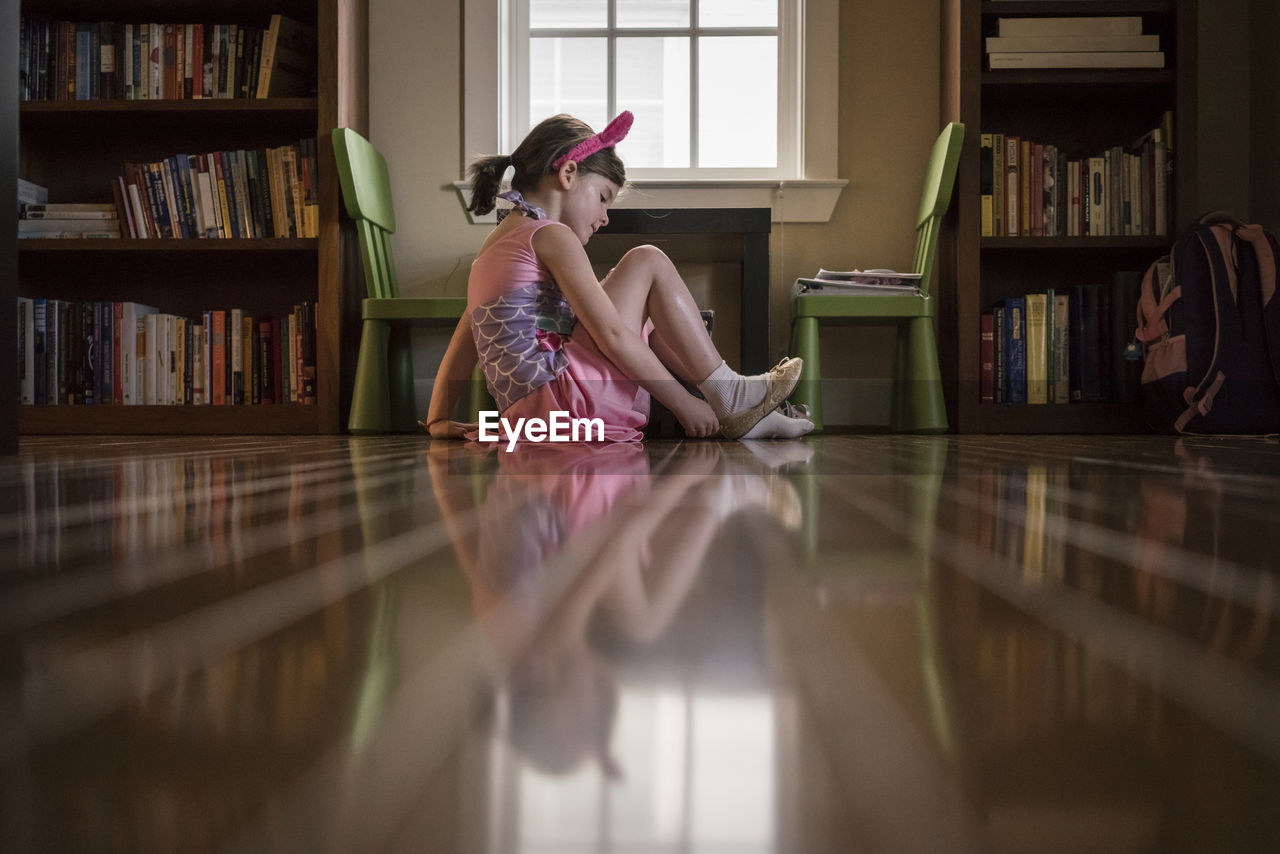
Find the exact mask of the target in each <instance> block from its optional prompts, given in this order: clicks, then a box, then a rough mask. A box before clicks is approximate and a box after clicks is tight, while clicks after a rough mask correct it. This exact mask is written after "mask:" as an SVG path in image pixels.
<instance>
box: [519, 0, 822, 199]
mask: <svg viewBox="0 0 1280 854" xmlns="http://www.w3.org/2000/svg"><path fill="white" fill-rule="evenodd" d="M797 5H798V4H796V3H795V2H779V0H528V2H513V3H511V4H510V6H509V9H510V14H509V16H508V27H509V39H510V42H509V43H510V45H511V46H512V49H511V51H510V52H509V55H510V57H511V65H510V66H509V70H508V75H509V76H508V81H509V82H508V93H509V97H508V99H507V108H508V111H509V114H510V117H509V121H508V127H510V128H512V130H513V131H514V134H513V136H512V137H511V138H510V139H508V140H507V142H508V145H510V146H514V144H515V143H516V142H518V140H519V138H522V137H523V136H524V134H525V133H526V132H527V131H528V130H529V128H531V127H532V126H533V125H534V124H536V123H537V122H538V121H539V120H541V119H542V118H545V117H546V116H549V115H554V114H555V113H562V112H563V113H570V114H572V115H575V116H578V117H580V118H582V119H584V120H585V121H587V123H588V124H590V125H591V126H592V127H596V128H600V127H603V126H604V124H605V123H606V122H607V121H608V120H609V119H610V118H612V117H613V116H614V115H616V114H617V113H618V112H619V111H621V110H624V109H629V110H631V111H632V112H633V113H635V116H636V124H635V127H634V128H633V130H632V132H631V135H630V136H628V138H627V139H626V141H625V142H623V143H622V144H621V145H619V146H618V151H619V153H620V154H621V155H622V157H623V160H624V161H626V163H627V167H628V172H629V173H631V174H634V175H635V176H636V177H644V176H649V177H654V176H662V175H665V176H671V175H673V174H681V175H683V176H685V177H690V176H693V175H716V174H721V175H723V174H724V173H725V172H726V170H727V171H728V172H730V173H731V174H732V175H734V176H736V177H748V176H751V177H786V178H795V177H798V176H799V175H800V174H801V168H800V164H799V163H798V162H797V160H796V150H795V136H796V121H795V117H794V113H795V110H796V104H797V102H798V100H799V90H798V87H797V84H796V81H797V80H798V78H799V76H800V75H799V71H798V69H797V67H796V66H797V56H796V53H797V52H796V51H795V50H790V49H785V48H786V47H787V46H788V45H791V44H794V43H795V41H796V40H795V37H794V33H793V31H794V30H795V29H796V27H797V24H796V22H795V21H794V20H792V18H793V17H794V15H795V10H796V7H797ZM673 170H678V173H677V172H674V171H673Z"/></svg>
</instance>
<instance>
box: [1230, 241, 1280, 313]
mask: <svg viewBox="0 0 1280 854" xmlns="http://www.w3.org/2000/svg"><path fill="white" fill-rule="evenodd" d="M1236 234H1238V235H1240V236H1241V237H1242V238H1244V239H1245V240H1247V241H1249V243H1250V244H1252V245H1253V251H1254V253H1255V255H1256V256H1257V258H1258V278H1259V280H1260V281H1261V282H1262V307H1263V308H1266V307H1267V305H1268V303H1270V302H1271V298H1272V297H1274V296H1275V295H1276V255H1275V252H1273V251H1272V249H1271V241H1270V240H1268V239H1267V232H1266V229H1264V228H1263V227H1262V226H1260V225H1243V226H1241V227H1240V228H1239V229H1237V230H1236Z"/></svg>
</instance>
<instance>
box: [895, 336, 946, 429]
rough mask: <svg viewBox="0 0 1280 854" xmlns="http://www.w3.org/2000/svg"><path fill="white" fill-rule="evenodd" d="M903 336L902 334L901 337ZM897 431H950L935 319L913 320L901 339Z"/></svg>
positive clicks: (896, 389) (896, 413)
mask: <svg viewBox="0 0 1280 854" xmlns="http://www.w3.org/2000/svg"><path fill="white" fill-rule="evenodd" d="M902 335H904V333H903V332H899V336H902ZM899 342H900V346H899V351H898V356H899V358H898V366H897V370H896V373H897V380H896V383H895V385H896V388H895V390H894V391H895V395H896V396H898V397H897V399H898V401H899V403H898V405H897V406H896V407H895V413H894V429H895V430H897V431H898V432H901V433H945V432H947V406H946V402H945V400H944V399H943V395H942V372H941V371H940V370H939V368H938V345H937V342H936V341H935V339H934V335H933V319H932V318H929V317H916V318H912V319H911V320H910V321H909V322H908V324H907V326H906V332H905V338H902V337H900V338H899Z"/></svg>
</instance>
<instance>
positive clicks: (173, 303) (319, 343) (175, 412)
mask: <svg viewBox="0 0 1280 854" xmlns="http://www.w3.org/2000/svg"><path fill="white" fill-rule="evenodd" d="M22 11H23V12H24V13H33V14H46V15H50V16H53V17H55V18H57V19H61V20H72V21H120V22H131V23H150V22H175V23H177V22H180V23H202V24H210V23H219V24H221V23H243V24H246V25H253V26H261V27H265V26H266V25H267V22H268V19H269V18H270V16H271V14H273V13H280V14H284V15H288V16H290V17H293V18H295V19H297V20H301V21H306V22H308V23H311V24H314V25H315V26H316V28H317V35H318V62H317V81H316V95H315V97H303V98H274V99H263V100H256V99H224V100H156V101H147V100H141V101H130V100H125V101H121V100H98V101H24V102H22V103H21V104H20V105H19V122H20V140H19V169H18V174H19V175H20V176H21V177H23V178H26V179H28V180H31V181H34V182H36V183H38V184H42V185H44V186H46V187H48V188H49V195H50V201H58V202H66V201H76V202H109V201H111V185H110V182H111V181H112V180H114V179H115V177H116V176H117V175H119V174H121V173H120V169H121V166H122V164H124V163H125V162H130V161H134V162H136V161H151V160H159V159H162V158H165V157H169V156H171V155H174V154H177V153H180V152H181V153H198V152H207V151H216V150H234V149H239V148H245V149H249V148H263V147H267V146H275V145H281V144H285V143H290V142H295V141H297V140H298V139H301V138H304V137H311V136H314V137H317V146H316V150H317V161H318V168H319V190H320V212H319V225H320V230H319V234H320V236H319V237H318V238H310V239H307V238H296V239H216V240H215V239H169V240H158V239H150V240H145V239H128V238H122V239H100V240H92V239H89V240H23V241H19V250H18V256H19V264H18V267H19V282H18V293H19V295H21V296H27V297H33V296H38V297H48V298H58V299H71V300H131V301H136V302H141V303H144V304H148V305H153V306H156V307H158V308H159V309H160V310H161V311H163V312H169V313H173V314H180V315H185V316H188V317H195V316H198V315H199V313H200V312H201V311H203V310H205V309H231V308H242V309H245V310H246V311H249V312H254V313H256V314H259V315H271V314H287V313H288V312H289V310H290V309H291V308H292V306H293V305H294V304H297V303H300V302H303V301H311V302H313V303H315V306H316V316H317V334H316V401H317V402H316V405H314V406H311V405H296V404H277V405H242V406H182V405H176V406H113V405H85V406H71V405H34V406H22V407H20V408H19V409H20V411H19V430H20V432H21V433H23V434H41V433H71V434H74V433H84V434H92V433H337V432H339V431H341V430H342V429H343V427H344V426H345V425H344V422H343V408H344V402H345V398H349V387H350V382H349V378H348V379H344V377H345V373H344V368H343V366H344V365H345V364H347V363H348V362H349V360H344V359H343V357H342V353H343V351H344V349H349V348H350V346H351V340H352V335H351V308H352V305H353V297H352V295H351V290H352V287H354V285H347V284H344V282H347V281H350V279H351V275H352V274H351V271H358V270H359V259H358V255H357V254H354V253H358V248H357V247H356V244H355V242H354V241H353V240H352V239H351V237H350V229H349V227H348V228H343V227H342V223H341V219H340V216H341V215H340V211H341V197H340V193H339V187H338V178H337V171H336V167H335V164H334V159H333V150H332V147H331V145H330V143H329V137H330V132H331V131H332V129H333V128H335V127H339V126H345V127H352V128H355V129H357V130H359V131H361V132H362V133H367V132H368V94H367V92H368V54H367V41H368V4H367V0H276V2H275V3H274V4H272V3H268V4H266V5H263V4H261V3H260V2H257V0H23V2H22ZM360 290H361V291H362V290H363V288H361V289H360ZM354 304H355V305H356V306H357V307H358V295H357V298H354ZM344 328H345V335H344ZM356 328H357V329H358V326H357V327H356Z"/></svg>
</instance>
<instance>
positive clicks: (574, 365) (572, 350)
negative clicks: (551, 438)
mask: <svg viewBox="0 0 1280 854" xmlns="http://www.w3.org/2000/svg"><path fill="white" fill-rule="evenodd" d="M545 227H552V228H567V226H565V225H563V224H561V223H558V222H555V221H553V220H545V219H543V220H534V219H526V220H524V221H523V222H521V223H520V224H519V225H518V226H517V227H516V228H514V229H512V230H511V231H509V232H508V233H507V234H505V235H503V236H502V237H500V238H499V239H498V240H496V241H494V242H493V243H492V244H491V245H490V246H488V247H487V248H486V249H484V250H483V251H482V252H481V253H480V254H479V255H478V256H477V257H476V259H475V261H474V262H473V263H472V265H471V275H470V277H469V278H468V280H467V312H468V314H469V316H470V317H471V332H472V335H473V336H474V338H475V342H476V351H477V353H478V354H479V356H480V364H481V366H482V368H483V370H484V374H485V381H486V385H487V386H488V388H489V393H490V394H492V395H493V399H494V400H495V401H496V402H497V404H498V410H499V412H501V413H502V416H503V417H504V418H506V419H508V420H509V421H511V422H513V423H514V421H515V419H517V418H541V419H544V420H547V419H549V418H550V413H551V412H553V411H558V412H565V413H568V417H569V418H574V419H577V418H599V419H600V420H601V421H603V422H604V425H605V431H604V435H605V439H606V440H607V441H614V442H630V441H638V440H639V439H641V438H642V434H641V429H642V428H643V427H644V425H645V424H646V423H647V422H648V420H649V393H648V392H647V391H645V389H644V388H642V387H641V386H640V384H639V383H637V382H635V381H634V380H631V379H628V378H627V377H626V376H625V375H624V374H623V373H622V371H621V370H619V369H618V368H617V366H615V365H614V364H613V363H612V362H611V361H609V359H608V358H607V357H606V356H605V355H604V354H603V353H601V352H600V350H599V348H598V347H597V346H596V343H595V341H593V340H592V339H591V336H590V335H589V334H588V333H587V330H586V329H585V328H583V326H582V325H581V324H579V323H578V322H577V318H575V317H574V315H573V310H572V308H570V306H569V303H568V301H567V300H566V299H565V298H564V294H563V293H562V292H561V291H560V288H559V286H558V285H556V283H555V280H554V279H552V277H551V273H550V271H548V270H547V268H546V267H545V266H543V265H542V264H541V263H540V262H539V261H538V256H537V255H536V254H535V253H534V251H533V235H534V234H535V233H536V232H537V231H538V229H540V228H545Z"/></svg>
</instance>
